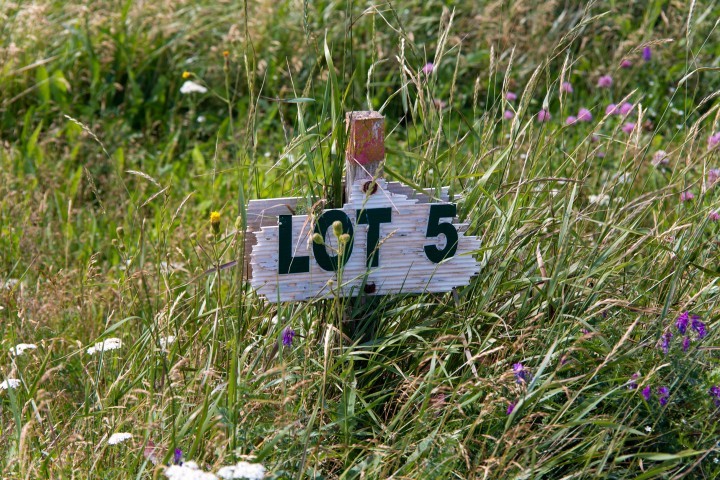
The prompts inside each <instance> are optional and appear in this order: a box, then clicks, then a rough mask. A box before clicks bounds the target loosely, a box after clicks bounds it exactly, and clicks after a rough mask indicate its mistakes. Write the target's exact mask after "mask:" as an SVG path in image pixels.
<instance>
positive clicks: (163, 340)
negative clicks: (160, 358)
mask: <svg viewBox="0 0 720 480" xmlns="http://www.w3.org/2000/svg"><path fill="white" fill-rule="evenodd" d="M174 341H175V336H174V335H168V336H167V337H162V338H161V339H160V348H161V349H163V350H167V347H168V345H170V344H171V343H173V342H174Z"/></svg>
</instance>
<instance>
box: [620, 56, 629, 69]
mask: <svg viewBox="0 0 720 480" xmlns="http://www.w3.org/2000/svg"><path fill="white" fill-rule="evenodd" d="M620 68H632V62H631V61H630V59H628V58H623V59H622V61H621V62H620Z"/></svg>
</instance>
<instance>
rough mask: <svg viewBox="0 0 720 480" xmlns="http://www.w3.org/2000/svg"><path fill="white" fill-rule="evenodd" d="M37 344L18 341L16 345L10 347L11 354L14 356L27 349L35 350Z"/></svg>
mask: <svg viewBox="0 0 720 480" xmlns="http://www.w3.org/2000/svg"><path fill="white" fill-rule="evenodd" d="M36 348H37V345H35V344H34V343H18V344H17V345H15V346H14V347H10V354H11V355H12V356H14V357H17V356H18V355H22V354H23V352H24V351H25V350H35V349H36Z"/></svg>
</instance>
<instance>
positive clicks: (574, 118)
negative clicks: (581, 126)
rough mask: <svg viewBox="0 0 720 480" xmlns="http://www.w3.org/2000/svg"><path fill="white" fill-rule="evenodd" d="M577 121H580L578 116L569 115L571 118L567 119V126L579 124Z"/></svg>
mask: <svg viewBox="0 0 720 480" xmlns="http://www.w3.org/2000/svg"><path fill="white" fill-rule="evenodd" d="M577 121H578V119H577V117H576V116H574V115H569V116H568V117H567V118H566V119H565V125H572V124H574V123H577Z"/></svg>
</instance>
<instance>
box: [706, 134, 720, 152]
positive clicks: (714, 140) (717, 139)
mask: <svg viewBox="0 0 720 480" xmlns="http://www.w3.org/2000/svg"><path fill="white" fill-rule="evenodd" d="M718 145H720V132H717V133H715V134H713V135H710V136H709V137H708V150H712V149H713V148H717V146H718Z"/></svg>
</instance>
